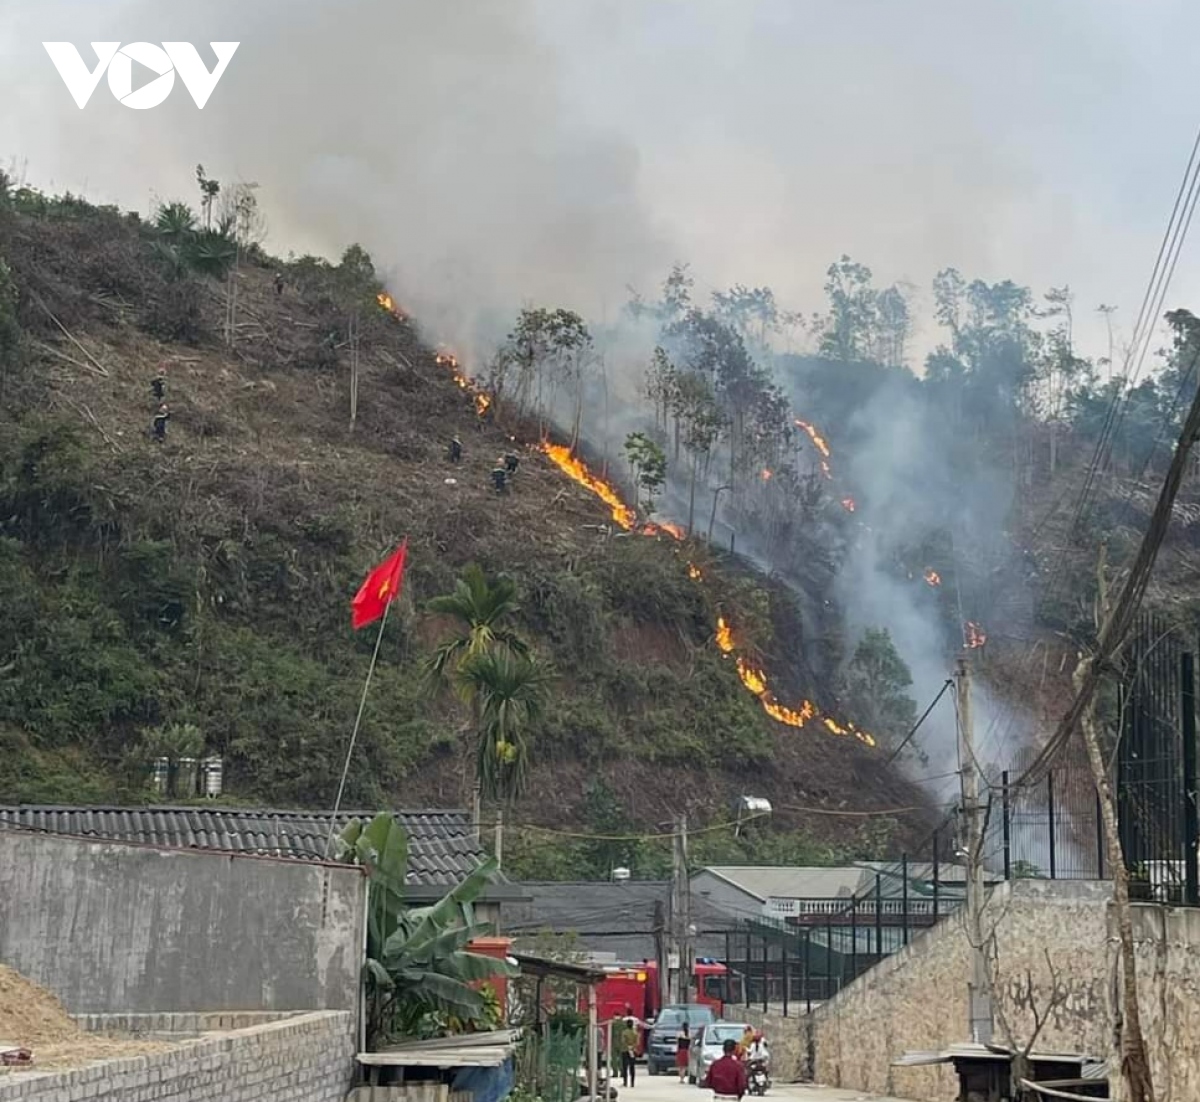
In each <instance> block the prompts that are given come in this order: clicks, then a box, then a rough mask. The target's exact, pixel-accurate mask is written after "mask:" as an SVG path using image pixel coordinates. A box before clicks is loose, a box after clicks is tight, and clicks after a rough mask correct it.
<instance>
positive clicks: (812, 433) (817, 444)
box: [795, 417, 833, 478]
mask: <svg viewBox="0 0 1200 1102" xmlns="http://www.w3.org/2000/svg"><path fill="white" fill-rule="evenodd" d="M795 425H796V427H797V428H800V429H803V430H804V431H805V432H806V433H808V438H809V439H810V440H811V441H812V442H813V447H814V448H816V449H817V451H818V452H820V454H821V461H820V462H821V473H822V474H823V475H824V476H825V477H826V478H832V477H833V470H832V468H831V467H830V466H829V458H830V456H831V455H832V452H830V450H829V445H828V444H827V443H826V442H825V437H823V436H822V435H821V434H820V433H819V432H817V429H816V426H815V425H812V424H810V423H809V422H808V421H801V420H800V418H799V417H797V418H796V420H795Z"/></svg>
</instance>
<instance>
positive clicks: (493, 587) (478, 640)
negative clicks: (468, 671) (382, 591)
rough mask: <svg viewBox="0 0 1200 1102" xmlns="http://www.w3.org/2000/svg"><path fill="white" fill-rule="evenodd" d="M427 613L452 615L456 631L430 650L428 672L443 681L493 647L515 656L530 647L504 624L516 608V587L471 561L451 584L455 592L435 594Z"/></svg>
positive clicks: (525, 651)
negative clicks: (484, 570) (489, 574)
mask: <svg viewBox="0 0 1200 1102" xmlns="http://www.w3.org/2000/svg"><path fill="white" fill-rule="evenodd" d="M428 608H429V610H430V612H436V613H439V614H441V615H443V616H450V617H452V618H453V619H454V620H455V621H456V623H457V628H458V631H457V634H455V635H454V637H453V638H451V639H448V640H447V641H446V642H444V643H443V644H442V645H441V646H439V647H438V648H437V650H436V651H434V652H433V656H432V657H431V658H430V659H429V663H428V672H429V674H430V675H431V676H432V677H433V679H434V680H435V681H437V682H442V681H444V680H445V678H446V677H447V676H448V675H449V674H451V673H452V672H454V671H456V670H459V669H461V668H462V666H463V665H464V664H465V663H467V662H470V661H473V660H474V659H476V658H479V657H481V656H483V655H485V654H487V653H488V652H490V651H491V650H492V649H493V648H497V647H500V648H503V649H504V650H507V651H510V652H511V653H513V654H515V655H519V656H521V657H524V656H526V655H528V653H529V648H528V647H527V646H526V644H525V643H524V642H523V641H522V640H521V639H520V637H518V636H517V634H516V633H515V632H513V631H510V630H508V629H507V628H506V627H504V621H506V620H508V619H510V618H511V617H512V616H513V615H514V614H515V613H516V612H517V609H518V605H517V587H516V586H515V585H514V584H513V582H512V581H510V580H509V579H508V578H497V579H496V580H495V581H494V582H492V581H489V580H488V577H487V575H486V574H484V572H483V570H482V568H481V567H479V566H477V565H476V564H474V563H472V564H471V565H470V566H468V567H467V568H466V569H465V570H464V571H463V573H462V577H461V578H459V579H458V581H457V582H455V584H454V592H453V593H447V594H445V595H444V596H441V597H434V598H433V600H431V601H430V602H429V605H428Z"/></svg>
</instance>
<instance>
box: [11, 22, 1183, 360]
mask: <svg viewBox="0 0 1200 1102" xmlns="http://www.w3.org/2000/svg"><path fill="white" fill-rule="evenodd" d="M1197 33H1200V6H1198V5H1194V4H1189V3H1187V2H1186V0H1139V3H1137V4H1131V3H1128V2H1121V0H1089V2H1088V3H1087V4H1080V3H1078V2H1068V0H1006V2H1005V3H1004V4H1002V5H1001V4H994V5H978V4H974V5H972V4H963V3H961V2H954V0H920V2H918V0H910V2H907V3H902V2H899V0H856V2H855V3H853V4H847V3H835V2H833V0H655V2H654V3H649V2H642V3H636V2H632V0H571V2H570V3H562V2H560V0H504V2H503V3H487V2H484V0H460V2H457V3H453V4H445V3H437V2H435V0H421V2H413V0H408V2H397V0H390V2H389V0H342V2H338V3H334V2H332V0H325V2H317V0H287V2H283V0H255V2H254V3H253V4H249V3H245V2H242V0H203V2H201V0H197V2H195V3H192V4H189V5H182V4H172V5H166V4H163V3H153V2H151V0H42V2H40V3H38V4H36V5H34V4H27V3H19V4H18V3H17V2H16V0H0V163H6V164H7V165H8V166H9V167H10V168H11V169H13V170H14V171H15V173H16V175H18V176H19V177H22V178H24V179H25V180H27V181H28V182H29V183H32V184H35V185H37V186H43V187H48V188H53V189H55V190H62V189H70V190H72V191H75V192H82V193H84V194H86V195H87V196H89V197H92V198H95V199H97V200H102V201H110V202H116V203H118V204H120V205H122V206H124V207H128V208H131V209H138V210H142V211H146V210H149V209H150V208H151V207H152V206H153V204H154V203H155V202H156V201H158V200H159V199H164V198H176V197H181V198H185V199H190V200H193V201H194V199H195V194H194V193H195V186H194V181H193V173H194V169H195V165H196V164H197V163H201V162H202V163H203V164H204V165H205V167H206V168H207V169H208V171H209V173H210V175H214V176H216V177H217V178H219V179H221V180H224V181H227V182H228V181H231V180H234V179H242V180H246V181H253V182H257V183H258V184H259V185H260V192H259V194H260V197H261V202H262V205H263V208H264V210H265V212H266V215H267V218H268V223H269V232H270V238H269V245H270V246H271V247H272V248H273V249H275V250H277V251H279V252H281V253H284V254H286V253H287V252H288V251H289V250H294V251H296V252H297V253H302V252H305V251H316V252H319V253H323V254H327V255H335V256H336V255H337V254H338V253H339V252H340V251H341V250H342V249H343V248H344V247H345V246H346V245H347V244H348V243H350V242H351V241H355V240H357V241H360V242H361V243H362V244H363V245H364V246H366V247H367V248H368V250H370V251H371V253H372V254H373V255H374V256H375V258H376V260H377V262H378V263H379V265H380V267H381V268H383V269H384V270H386V272H387V273H388V277H389V283H390V284H391V286H392V289H393V291H394V292H396V293H397V294H398V297H400V298H401V299H402V301H404V302H405V303H406V304H407V305H409V307H410V308H411V309H414V310H415V311H416V312H417V313H418V315H419V316H420V317H421V318H422V319H423V320H424V322H425V324H426V326H427V328H429V329H430V330H431V331H432V334H433V335H435V336H438V337H441V338H444V339H448V340H451V341H455V340H457V341H459V342H465V341H467V340H469V339H470V337H471V335H473V334H474V335H477V334H478V333H479V332H480V331H481V330H482V331H484V332H489V333H490V332H495V331H498V330H499V329H501V328H503V327H504V325H505V324H506V322H507V321H508V320H509V319H510V318H511V316H512V314H513V313H514V312H515V310H516V309H517V308H519V307H520V305H522V304H525V303H529V302H538V303H543V302H546V303H552V304H554V305H564V306H571V307H575V308H579V309H582V310H584V311H585V312H586V313H588V314H589V315H590V316H595V317H600V316H609V317H611V316H612V315H613V314H614V313H615V311H616V310H617V309H619V307H620V305H621V304H622V302H623V301H624V300H625V299H626V298H627V296H628V291H627V287H628V286H631V285H632V286H635V287H637V288H639V289H641V290H643V291H647V292H648V291H650V290H651V289H652V288H653V287H654V285H655V284H656V283H658V282H659V281H660V280H661V278H662V276H663V275H664V274H665V272H666V270H667V268H668V267H669V266H670V264H671V263H672V262H674V261H676V260H679V261H684V262H689V263H690V264H691V265H692V267H693V271H694V272H695V274H696V276H697V278H698V281H699V283H700V285H701V286H702V287H709V286H716V287H720V286H728V285H730V284H732V283H736V282H741V283H746V284H750V285H760V284H768V285H770V286H772V287H773V288H774V289H775V291H776V295H777V297H778V299H779V300H780V302H781V303H782V304H783V305H785V306H787V307H788V308H790V309H797V310H801V311H803V312H805V313H809V312H812V311H814V310H818V309H821V308H822V306H823V295H822V284H823V282H824V272H825V269H826V267H827V266H828V265H829V263H830V262H831V261H832V260H834V259H836V258H837V257H838V256H839V255H841V254H842V253H848V254H849V255H851V256H852V257H853V258H854V259H856V260H860V261H862V262H864V263H866V264H867V265H869V266H870V267H871V268H872V269H873V270H874V271H875V273H876V275H877V278H878V280H879V281H880V282H881V283H890V282H892V281H896V280H904V281H909V282H911V283H912V284H914V285H915V286H916V287H917V288H918V289H919V302H918V305H919V306H921V305H923V306H924V307H925V308H926V309H927V307H928V287H929V283H930V280H931V279H932V277H933V275H934V273H935V272H936V271H937V270H938V269H939V268H941V267H944V266H947V265H953V266H955V267H958V268H959V269H960V270H961V271H962V272H963V273H964V274H965V275H966V276H968V278H972V277H975V276H978V277H981V278H984V279H987V280H989V281H990V280H999V279H1005V278H1011V279H1014V280H1016V281H1018V282H1020V283H1025V284H1028V285H1030V286H1032V287H1033V288H1034V289H1035V290H1037V291H1039V292H1040V291H1041V290H1043V289H1045V288H1046V287H1049V286H1055V285H1062V284H1064V283H1065V284H1070V285H1071V286H1072V288H1074V289H1075V291H1076V294H1077V302H1076V313H1077V315H1078V318H1079V323H1078V333H1079V335H1080V337H1081V339H1082V341H1083V342H1084V344H1085V346H1087V347H1085V349H1084V350H1085V351H1088V352H1091V353H1092V354H1094V355H1101V354H1103V353H1104V352H1105V351H1106V338H1104V336H1103V333H1104V326H1103V324H1102V319H1100V318H1099V317H1098V316H1097V315H1096V314H1095V313H1094V309H1095V307H1096V306H1098V305H1099V304H1100V303H1101V302H1105V303H1111V304H1115V305H1117V306H1118V308H1119V309H1118V312H1117V314H1116V315H1115V318H1114V320H1115V322H1116V325H1117V330H1118V335H1119V336H1120V335H1121V334H1126V335H1127V334H1128V332H1129V330H1130V329H1131V327H1132V323H1133V319H1134V317H1135V316H1136V314H1137V309H1138V306H1139V303H1140V299H1141V295H1142V292H1143V290H1144V287H1145V284H1146V280H1147V279H1148V277H1149V274H1150V270H1151V267H1152V265H1153V262H1154V257H1155V253H1156V251H1157V248H1158V243H1159V240H1160V238H1161V235H1162V232H1163V229H1164V227H1165V225H1166V220H1167V217H1168V215H1169V212H1170V209H1171V205H1172V203H1173V201H1174V196H1175V191H1176V189H1177V187H1178V183H1179V179H1180V177H1181V175H1182V172H1183V169H1184V166H1185V164H1186V161H1187V157H1188V153H1189V151H1190V148H1191V143H1192V140H1193V137H1194V135H1195V131H1196V127H1197V125H1198V124H1200V117H1198V116H1200V111H1198V110H1197V108H1196V99H1195V96H1194V94H1193V93H1194V85H1195V81H1194V78H1193V77H1192V76H1191V73H1192V72H1193V71H1194V69H1193V66H1192V61H1191V58H1190V57H1189V56H1188V50H1189V45H1190V43H1191V42H1192V41H1194V40H1195V37H1196V35H1197ZM60 40H61V41H70V42H73V43H75V44H76V45H77V46H78V47H80V49H81V53H82V54H83V56H84V58H85V60H86V61H87V62H88V63H89V65H90V64H92V63H93V55H92V53H91V51H90V48H89V47H88V46H87V45H86V44H87V43H88V42H90V41H92V40H100V41H116V40H120V41H122V42H130V41H150V42H161V41H172V40H179V41H191V42H195V43H196V44H197V46H198V47H199V48H200V49H201V54H202V56H203V57H204V58H205V60H206V61H207V62H209V63H210V64H211V62H212V54H211V52H210V51H209V49H208V47H207V46H206V45H204V43H207V42H208V41H238V42H240V43H241V45H240V47H239V48H238V52H237V53H236V54H235V56H234V58H233V60H232V62H231V63H230V66H229V69H228V71H227V72H226V74H225V76H224V77H223V78H222V80H221V82H220V84H219V85H218V86H217V88H216V90H215V92H214V93H213V95H212V98H211V100H210V101H209V103H208V104H207V106H206V107H205V108H204V110H203V111H200V110H197V108H196V106H195V104H194V103H193V102H192V101H191V99H190V97H189V96H188V95H187V93H186V91H185V90H184V88H183V87H182V84H181V83H180V82H179V81H177V82H176V87H175V90H174V91H173V93H172V95H171V97H170V98H169V99H168V100H167V101H166V102H165V103H164V104H162V105H161V106H160V107H157V108H154V109H153V110H149V111H135V110H131V109H129V108H127V107H125V106H123V105H121V104H120V103H118V102H117V101H116V99H114V98H113V96H112V94H111V93H110V91H109V89H108V86H107V83H106V82H103V81H102V82H101V84H100V86H99V87H98V89H97V91H96V93H95V94H94V96H93V98H92V100H91V101H90V102H89V104H88V106H87V107H86V108H84V109H83V110H80V109H79V108H78V107H77V106H76V105H75V103H74V101H73V100H72V99H71V98H70V95H69V94H68V92H67V89H66V87H65V85H64V84H63V82H62V80H61V79H60V77H59V76H58V73H57V72H56V71H55V69H54V67H53V65H52V64H51V62H50V59H49V57H48V55H47V54H46V51H45V50H44V49H43V48H42V46H41V43H42V42H43V41H60ZM1175 290H1176V294H1173V295H1172V302H1170V303H1168V305H1184V304H1187V302H1188V301H1189V298H1190V297H1192V296H1195V295H1196V293H1197V292H1200V273H1198V272H1197V269H1196V252H1195V249H1194V248H1189V249H1188V250H1187V251H1186V252H1185V254H1184V256H1183V258H1182V260H1181V262H1180V266H1179V270H1178V272H1177V275H1176V281H1175ZM936 339H937V334H936V332H935V331H934V329H933V326H932V323H931V322H930V321H929V320H928V317H927V314H926V313H923V314H922V320H921V321H920V331H919V332H918V334H917V336H916V341H915V345H914V347H915V350H916V353H917V355H918V356H919V355H920V353H921V352H922V351H924V350H926V349H927V348H929V347H931V346H932V344H933V343H935V341H936Z"/></svg>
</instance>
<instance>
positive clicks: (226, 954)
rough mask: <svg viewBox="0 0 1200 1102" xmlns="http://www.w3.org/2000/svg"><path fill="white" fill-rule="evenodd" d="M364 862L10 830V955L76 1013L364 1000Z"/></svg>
mask: <svg viewBox="0 0 1200 1102" xmlns="http://www.w3.org/2000/svg"><path fill="white" fill-rule="evenodd" d="M366 887H367V885H366V879H365V877H364V876H363V875H362V873H361V871H360V870H358V869H352V868H339V867H336V866H330V865H319V864H307V863H302V862H299V861H286V860H276V859H271V858H257V857H248V856H239V855H231V854H220V853H206V852H203V851H194V850H192V851H189V850H161V849H155V848H153V847H149V846H139V845H129V844H125V843H117V842H99V841H91V840H85V839H76V838H64V837H60V836H52V835H41V834H29V833H23V832H20V831H9V830H0V961H3V962H4V963H5V964H8V965H10V966H11V967H13V968H15V969H16V970H17V971H18V972H21V973H22V974H24V975H25V976H27V977H29V978H30V979H31V980H34V981H35V982H37V983H40V984H41V985H42V986H43V987H46V988H48V989H49V990H50V991H52V992H54V994H55V995H57V996H58V997H59V998H60V999H61V1000H62V1002H63V1003H64V1005H65V1006H66V1007H67V1009H68V1010H69V1011H70V1012H72V1013H78V1014H91V1013H105V1012H121V1011H134V1012H140V1013H148V1012H168V1011H198V1010H355V1009H356V1008H357V1005H358V982H359V969H360V953H361V948H360V947H361V945H362V938H363V930H364V921H365V919H364V915H365V908H366Z"/></svg>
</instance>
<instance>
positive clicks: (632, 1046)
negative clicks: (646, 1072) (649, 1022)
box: [621, 1014, 638, 1087]
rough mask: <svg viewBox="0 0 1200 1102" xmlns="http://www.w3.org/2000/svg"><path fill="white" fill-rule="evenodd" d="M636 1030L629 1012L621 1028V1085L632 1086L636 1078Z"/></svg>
mask: <svg viewBox="0 0 1200 1102" xmlns="http://www.w3.org/2000/svg"><path fill="white" fill-rule="evenodd" d="M637 1050H638V1031H637V1022H636V1020H635V1019H634V1017H633V1015H632V1014H631V1015H630V1016H629V1017H628V1018H626V1019H625V1021H624V1024H623V1025H622V1028H621V1086H623V1087H632V1086H633V1085H634V1079H636V1078H637Z"/></svg>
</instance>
